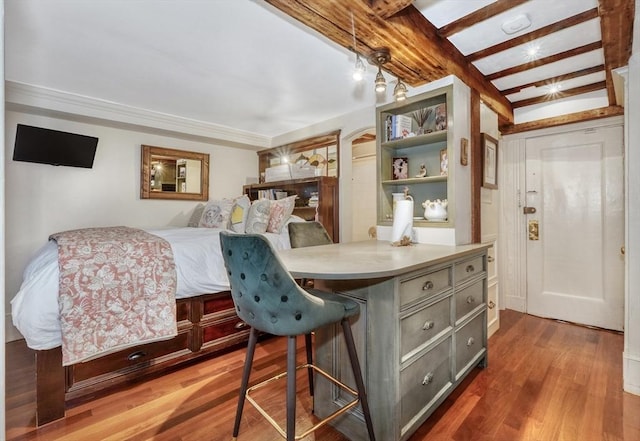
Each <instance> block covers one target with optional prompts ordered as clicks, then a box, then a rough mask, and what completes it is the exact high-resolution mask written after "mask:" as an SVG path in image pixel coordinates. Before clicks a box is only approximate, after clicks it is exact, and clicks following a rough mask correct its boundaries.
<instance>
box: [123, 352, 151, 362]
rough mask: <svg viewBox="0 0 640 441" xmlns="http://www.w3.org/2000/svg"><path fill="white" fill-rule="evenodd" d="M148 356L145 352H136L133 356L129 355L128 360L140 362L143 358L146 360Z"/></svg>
mask: <svg viewBox="0 0 640 441" xmlns="http://www.w3.org/2000/svg"><path fill="white" fill-rule="evenodd" d="M146 356H147V353H146V352H144V351H136V352H132V353H131V354H129V355H128V356H127V360H129V361H136V360H139V359H141V358H144V357H146Z"/></svg>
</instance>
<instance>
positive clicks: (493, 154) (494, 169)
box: [482, 133, 498, 189]
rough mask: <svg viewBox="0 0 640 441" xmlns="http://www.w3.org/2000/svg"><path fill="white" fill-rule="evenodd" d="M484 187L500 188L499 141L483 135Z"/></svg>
mask: <svg viewBox="0 0 640 441" xmlns="http://www.w3.org/2000/svg"><path fill="white" fill-rule="evenodd" d="M482 186H483V187H485V188H491V189H497V188H498V141H497V140H496V139H495V138H493V137H491V136H489V135H487V134H486V133H482Z"/></svg>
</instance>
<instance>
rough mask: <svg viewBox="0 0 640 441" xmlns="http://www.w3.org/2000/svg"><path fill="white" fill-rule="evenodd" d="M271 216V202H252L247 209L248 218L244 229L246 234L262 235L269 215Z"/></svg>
mask: <svg viewBox="0 0 640 441" xmlns="http://www.w3.org/2000/svg"><path fill="white" fill-rule="evenodd" d="M270 214H271V201H270V200H268V199H262V200H258V201H253V203H252V204H251V208H249V217H248V218H247V225H246V227H245V232H246V233H252V234H262V233H265V232H266V231H267V225H268V224H269V215H270Z"/></svg>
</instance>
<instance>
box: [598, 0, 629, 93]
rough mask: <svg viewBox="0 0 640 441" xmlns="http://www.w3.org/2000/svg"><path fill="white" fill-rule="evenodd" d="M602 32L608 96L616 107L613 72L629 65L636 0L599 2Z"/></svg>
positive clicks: (605, 0)
mask: <svg viewBox="0 0 640 441" xmlns="http://www.w3.org/2000/svg"><path fill="white" fill-rule="evenodd" d="M599 12H600V30H601V32H602V40H603V41H604V42H605V43H604V45H603V50H604V59H605V67H606V74H607V94H608V97H609V104H610V105H615V104H618V103H617V102H616V94H615V91H614V86H613V78H612V77H611V71H612V70H613V69H616V68H618V67H621V66H626V65H627V64H628V63H629V57H630V56H631V44H632V42H633V17H634V16H635V2H634V0H599Z"/></svg>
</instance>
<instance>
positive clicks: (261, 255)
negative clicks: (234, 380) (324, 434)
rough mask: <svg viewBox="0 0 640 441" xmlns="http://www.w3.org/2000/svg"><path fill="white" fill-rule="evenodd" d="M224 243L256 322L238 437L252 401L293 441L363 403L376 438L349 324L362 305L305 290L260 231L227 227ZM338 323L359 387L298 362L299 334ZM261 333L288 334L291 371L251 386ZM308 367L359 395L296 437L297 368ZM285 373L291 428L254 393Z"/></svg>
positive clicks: (236, 296)
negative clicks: (279, 421)
mask: <svg viewBox="0 0 640 441" xmlns="http://www.w3.org/2000/svg"><path fill="white" fill-rule="evenodd" d="M220 245H221V247H222V255H223V258H224V262H225V266H226V269H227V275H228V276H229V282H230V284H231V295H232V297H233V302H234V304H235V307H236V312H237V314H238V316H239V317H240V318H241V319H242V320H243V321H245V322H246V323H248V324H249V325H250V326H251V331H250V333H249V343H248V346H247V355H246V358H245V363H244V370H243V373H242V381H241V385H240V396H239V398H238V408H237V411H236V418H235V424H234V428H233V439H234V440H236V439H237V436H238V433H239V431H240V421H241V419H242V411H243V408H244V402H245V399H246V400H247V401H249V402H250V403H251V404H252V405H253V406H254V407H255V408H256V409H257V410H258V411H259V412H260V413H261V414H262V415H263V416H265V418H266V419H267V420H268V421H269V422H270V423H271V424H272V425H273V426H274V427H275V428H276V430H278V432H279V433H280V434H281V435H282V436H283V437H285V438H286V439H287V441H292V440H296V439H300V438H303V437H305V436H307V435H308V434H309V433H311V432H313V431H314V430H316V429H317V428H318V427H320V426H322V425H324V424H325V423H327V422H328V421H330V420H332V419H334V418H335V417H337V416H339V415H341V414H342V413H344V412H346V411H347V410H348V409H350V408H352V407H355V406H356V405H357V404H358V403H360V405H361V406H362V412H363V414H364V418H365V422H366V426H367V431H368V433H369V439H370V440H375V436H374V433H373V424H372V421H371V415H370V413H369V403H368V401H367V396H366V393H365V388H364V382H363V380H362V372H361V370H360V363H359V361H358V356H357V353H356V349H355V344H354V340H353V334H352V333H351V326H350V324H349V317H352V316H354V315H357V314H358V313H359V312H360V307H359V305H358V304H357V303H356V302H354V301H352V300H349V299H347V298H345V297H341V296H338V295H335V294H332V293H327V292H323V291H319V290H315V289H312V290H308V291H307V290H304V289H302V288H301V287H300V286H299V285H298V284H297V283H296V281H295V280H294V279H293V277H292V276H291V274H289V272H288V271H287V270H286V269H285V268H284V266H283V264H282V262H281V261H280V259H279V258H278V256H277V254H276V252H275V251H274V250H273V248H272V247H271V244H270V243H269V241H268V240H267V239H265V238H264V237H263V236H261V235H259V234H233V233H229V232H226V231H223V232H221V233H220ZM338 322H339V323H340V324H341V326H342V331H343V332H342V333H343V335H344V338H345V343H346V347H347V352H348V354H349V358H350V361H351V367H352V370H353V376H354V380H355V383H356V390H352V389H351V388H349V387H348V386H346V385H344V384H342V383H340V382H338V381H337V380H336V379H334V378H333V377H331V376H330V375H329V374H327V373H326V372H324V371H322V370H321V369H319V368H318V367H316V366H314V365H313V364H311V363H309V359H307V361H308V362H307V364H304V365H301V366H296V337H297V336H298V335H310V334H311V332H312V331H313V330H314V329H317V328H320V327H322V326H327V325H331V324H334V323H338ZM260 331H261V332H267V333H269V334H273V335H278V336H286V337H287V370H286V373H282V374H280V375H278V376H276V377H273V378H270V379H268V380H266V381H263V382H261V383H259V384H256V385H254V386H252V387H251V388H248V383H249V375H250V373H251V368H252V364H253V355H254V352H255V348H256V343H257V340H258V332H260ZM304 368H308V369H313V370H314V371H315V372H316V373H317V374H320V375H323V376H324V377H326V378H327V379H329V380H331V381H333V382H335V383H336V384H337V385H338V386H339V387H342V388H344V389H346V390H347V391H348V392H350V393H351V394H353V395H354V400H353V401H351V402H349V403H348V404H346V405H345V406H344V407H342V408H341V409H338V410H337V411H335V412H334V413H333V414H331V415H329V416H328V417H327V418H325V419H323V420H322V421H320V422H318V423H317V424H316V425H315V426H314V427H312V428H311V429H309V430H307V431H306V432H305V433H303V434H300V435H296V433H295V421H296V415H295V412H296V402H295V400H296V370H297V369H304ZM282 376H286V378H287V400H286V401H287V417H286V420H287V427H286V431H285V430H283V429H282V428H281V427H280V426H279V425H278V424H277V423H276V422H275V421H274V420H273V418H271V417H270V416H269V415H268V414H267V413H266V412H265V411H264V409H262V407H260V406H259V405H258V403H256V402H255V400H253V398H252V397H251V395H250V393H251V391H253V390H255V389H257V388H259V387H260V386H262V385H264V384H265V383H267V382H270V381H272V380H274V379H278V378H281V377H282ZM310 385H311V384H310Z"/></svg>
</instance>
